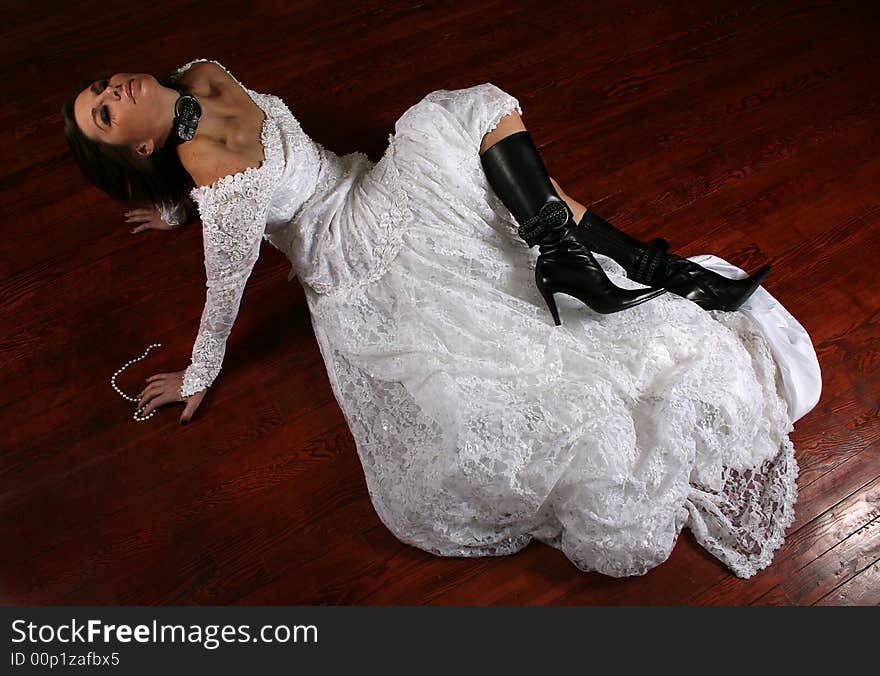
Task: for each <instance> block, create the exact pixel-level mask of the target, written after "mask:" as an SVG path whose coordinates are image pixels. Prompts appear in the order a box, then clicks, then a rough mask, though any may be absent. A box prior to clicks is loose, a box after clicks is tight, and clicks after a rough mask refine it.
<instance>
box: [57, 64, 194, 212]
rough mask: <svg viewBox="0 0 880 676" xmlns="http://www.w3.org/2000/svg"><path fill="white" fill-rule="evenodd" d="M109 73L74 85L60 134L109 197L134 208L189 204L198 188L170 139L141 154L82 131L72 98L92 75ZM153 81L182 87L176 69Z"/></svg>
mask: <svg viewBox="0 0 880 676" xmlns="http://www.w3.org/2000/svg"><path fill="white" fill-rule="evenodd" d="M111 75H112V72H111V71H109V70H105V71H102V72H100V73H98V74H97V75H95V76H94V77H90V78H86V79H84V80H83V81H82V82H80V83H79V84H77V85H75V86H74V89H73V92H72V93H71V95H70V96H69V97H68V98H67V100H65V101H64V104H63V105H62V106H61V117H62V119H63V121H64V135H65V136H66V137H67V143H68V145H69V146H70V150H71V152H72V153H73V159H74V160H75V161H76V163H77V165H79V168H80V170H81V171H82V172H83V174H85V176H86V178H87V179H88V180H89V181H90V182H91V183H92V184H94V185H95V186H96V187H97V188H99V189H100V190H103V191H104V192H105V193H107V194H108V195H109V196H110V197H112V198H114V199H117V200H119V201H121V202H124V203H126V204H129V205H131V206H133V207H136V208H137V207H157V206H159V205H161V204H166V205H174V204H181V203H182V204H185V205H187V206H189V205H191V204H192V201H191V200H190V197H189V192H190V190H192V189H193V188H195V187H196V185H195V182H194V181H193V179H192V177H191V176H190V175H189V173H188V172H187V171H186V169H185V168H184V166H183V164H182V163H181V161H180V158H179V157H178V156H177V152H176V151H175V149H174V145H173V144H166V145H165V146H164V147H162V148H157V149H155V150H154V151H153V152H152V153H151V154H150V156H149V157H141V156H139V155H138V154H137V153H135V152H134V151H132V150H131V149H130V148H128V147H127V146H121V145H116V144H112V143H105V142H103V141H93V140H92V139H90V138H88V137H87V136H86V135H85V134H83V132H82V129H80V128H79V126H78V125H77V123H76V119H75V117H74V114H73V108H74V102H75V101H76V97H77V96H78V95H79V94H80V92H82V91H83V90H84V89H86V88H87V87H89V86H90V85H91V84H92V83H93V82H95V81H96V80H104V79H107V78H109V77H110V76H111ZM156 80H157V81H158V82H159V84H160V85H162V86H163V87H169V88H170V89H174V90H176V91H179V92H182V91H183V86H182V85H180V84H178V83H177V73H176V72H175V73H170V74H169V75H166V76H164V77H157V78H156Z"/></svg>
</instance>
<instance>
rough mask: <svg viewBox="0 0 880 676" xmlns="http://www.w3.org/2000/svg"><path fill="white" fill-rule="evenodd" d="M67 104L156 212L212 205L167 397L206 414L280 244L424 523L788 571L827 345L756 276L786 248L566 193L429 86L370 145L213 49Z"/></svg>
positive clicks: (426, 539) (464, 97)
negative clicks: (325, 123)
mask: <svg viewBox="0 0 880 676" xmlns="http://www.w3.org/2000/svg"><path fill="white" fill-rule="evenodd" d="M187 95H191V96H192V97H193V99H188V98H187ZM184 103H189V104H191V105H192V108H191V109H190V110H189V112H190V113H192V114H191V115H189V116H188V115H187V110H186V109H185V108H182V107H179V106H182V104H184ZM196 104H198V105H196ZM65 110H66V123H67V134H68V138H69V139H71V148H72V150H73V152H74V155H75V157H76V158H77V161H78V162H79V164H80V166H81V167H82V168H83V170H84V171H85V172H86V173H87V175H88V176H89V177H90V178H92V180H93V181H94V182H95V183H96V184H97V185H99V187H102V189H104V190H106V191H107V192H108V193H109V194H111V195H114V196H117V197H119V198H120V199H123V200H125V201H127V202H130V203H132V204H136V205H138V206H140V207H142V208H145V209H146V211H137V212H135V214H136V216H138V217H141V218H147V219H150V218H152V214H154V213H156V212H154V211H153V210H152V209H150V208H149V207H147V205H149V204H153V205H158V207H157V208H158V210H159V213H162V214H165V217H166V220H174V219H173V218H172V216H173V212H174V210H175V209H176V211H177V213H183V212H186V211H189V212H191V213H193V212H194V210H193V209H192V208H191V207H190V206H189V205H188V204H187V201H186V199H187V198H191V199H192V201H193V202H194V204H195V205H196V206H197V209H198V213H199V215H200V217H201V220H202V223H203V231H204V245H205V267H206V271H207V287H208V288H207V297H206V303H205V307H204V310H203V312H202V317H201V324H200V328H199V333H198V336H197V338H196V341H195V346H194V348H193V354H192V361H191V363H190V365H189V366H188V367H187V368H186V369H185V370H183V371H180V372H176V373H167V374H157V375H154V376H151V377H150V378H148V379H147V380H148V383H149V384H148V385H147V386H146V388H145V389H144V390H143V392H142V393H141V395H140V396H141V399H140V401H139V405H140V404H141V403H145V404H146V409H145V413H147V412H149V410H150V409H152V408H155V407H158V406H161V405H163V404H165V403H170V402H176V401H185V402H186V407H185V409H184V412H183V415H182V421H185V420H188V419H189V418H190V417H191V416H192V414H193V412H194V411H195V410H196V408H197V407H198V405H199V403H200V402H201V397H202V396H203V395H204V392H205V390H206V389H207V388H208V387H209V386H210V385H211V384H212V383H213V382H214V380H215V378H216V377H217V374H218V373H219V371H220V368H221V364H222V360H223V356H224V353H225V345H226V339H227V337H228V335H229V333H230V330H231V328H232V324H233V322H234V320H235V317H236V315H237V312H238V307H239V303H240V300H241V296H242V292H243V289H244V287H245V284H246V282H247V279H248V276H249V275H250V272H251V270H252V269H253V266H254V264H255V262H256V260H257V257H258V256H259V251H260V244H261V239H266V240H268V241H269V242H270V243H271V244H272V245H273V246H275V247H277V248H278V249H279V250H281V251H282V252H284V253H285V255H286V256H287V257H288V258H289V260H290V261H291V271H290V275H289V276H288V279H291V278H292V277H293V275H294V274H295V275H297V276H298V278H299V280H300V282H301V284H302V286H303V289H304V292H305V295H306V299H307V302H308V306H309V311H310V313H311V318H312V325H313V327H314V330H315V336H316V339H317V342H318V345H319V347H320V350H321V354H322V356H323V358H324V361H325V364H326V366H327V373H328V376H329V379H330V383H331V386H332V388H333V392H334V394H335V396H336V399H337V401H338V403H339V404H340V408H341V409H342V411H343V413H344V415H345V418H346V421H347V423H348V424H349V427H350V429H351V431H352V434H353V436H354V438H355V441H356V443H357V450H358V454H359V457H360V460H361V463H362V465H363V468H364V472H365V475H366V479H367V485H368V488H369V491H370V496H371V499H372V502H373V505H374V507H375V508H376V511H377V513H378V515H379V517H380V519H381V520H382V521H383V523H384V524H385V525H386V526H387V527H388V528H389V529H390V530H391V531H392V532H393V533H394V534H395V535H396V536H397V537H398V538H399V539H400V540H402V541H403V542H406V543H409V544H411V545H414V546H416V547H419V548H421V549H424V550H426V551H429V552H432V553H435V554H439V555H443V556H486V555H502V554H510V553H513V552H516V551H518V550H520V549H522V548H523V547H525V546H526V545H527V544H528V543H529V542H530V541H531V540H532V539H538V540H541V541H544V542H546V543H548V544H551V545H552V546H555V547H557V548H559V549H561V550H562V551H563V552H564V553H565V554H566V555H567V556H568V557H569V558H570V559H571V560H572V561H573V562H574V564H575V565H576V566H577V567H578V568H580V569H582V570H585V571H587V570H589V571H599V572H602V573H605V574H608V575H614V576H624V575H637V574H642V573H645V572H646V571H647V570H649V569H650V568H652V567H653V566H655V565H657V564H658V563H660V562H662V561H663V560H665V559H666V558H667V557H668V555H669V553H670V552H671V550H672V547H673V545H674V544H675V541H676V539H677V537H678V534H679V532H680V530H681V528H682V527H683V526H685V525H687V526H688V527H689V528H690V529H691V531H692V532H693V533H694V535H695V537H696V538H697V540H698V541H699V542H700V543H701V544H702V545H703V546H704V547H706V548H707V549H708V550H709V551H710V552H712V553H713V554H714V555H715V556H717V557H718V558H719V559H720V560H721V561H723V562H724V563H725V564H727V565H728V566H729V567H730V568H731V570H733V571H734V573H736V574H737V575H740V576H743V577H748V576H750V575H752V574H754V572H755V571H756V570H758V569H760V568H762V567H764V566H766V565H768V564H769V563H770V560H771V558H772V553H773V551H774V550H775V549H776V548H777V547H778V546H779V544H780V543H781V541H782V537H783V534H784V531H785V528H786V527H787V526H788V525H789V524H790V523H791V521H792V518H793V504H794V500H795V496H796V484H795V478H796V472H797V466H796V463H795V460H794V455H793V447H792V445H791V443H790V441H789V439H788V432H790V431H791V429H792V421H793V420H794V419H796V418H797V417H799V415H803V413H805V412H806V410H809V408H812V406H813V405H814V404H815V401H812V402H811V401H810V400H811V398H812V397H813V396H814V395H815V398H816V399H817V398H818V392H817V391H816V388H815V387H812V389H811V387H806V388H805V387H804V382H805V379H808V378H813V381H811V383H810V384H811V386H812V385H814V383H815V379H816V378H818V369H817V364H816V363H815V353H814V352H812V346H811V345H810V344H809V338H808V337H807V336H806V333H805V332H803V328H802V327H800V325H799V324H798V323H797V322H796V321H795V320H794V318H793V317H791V315H789V314H788V313H787V312H785V311H784V309H782V308H781V306H779V304H778V303H775V301H773V300H772V297H770V295H769V294H767V293H766V291H764V290H763V289H759V288H758V284H759V283H760V281H761V279H763V277H764V276H765V275H766V273H767V271H768V270H769V266H765V268H764V269H762V270H760V271H759V272H758V273H757V274H756V275H755V276H753V277H751V278H746V279H744V280H731V279H729V278H726V277H724V276H721V275H718V274H715V273H713V272H711V271H710V270H709V269H708V267H709V266H707V267H702V266H700V265H698V264H696V263H695V262H693V261H688V260H686V259H682V258H679V257H677V256H674V255H672V254H669V253H668V252H667V251H666V248H667V244H666V242H665V240H662V239H657V240H654V242H652V243H650V244H643V243H641V242H638V241H637V240H634V239H632V238H630V237H628V236H627V235H625V234H624V233H622V232H621V231H619V230H617V229H616V228H614V227H613V226H611V225H610V224H609V223H607V221H604V220H602V219H600V218H599V217H598V216H596V215H595V214H593V213H592V212H590V211H588V210H587V209H586V208H585V207H584V206H583V205H581V204H580V203H578V202H576V201H575V200H573V199H572V198H571V197H569V196H568V195H566V194H565V193H564V192H563V191H562V189H561V188H560V186H559V185H558V184H557V183H556V182H555V180H553V179H550V177H549V176H548V175H547V173H546V170H545V169H544V166H543V163H542V162H541V160H540V156H539V155H538V153H537V150H536V149H535V147H534V145H533V143H532V142H531V139H530V137H529V135H528V132H527V131H526V129H525V126H524V124H523V122H522V118H521V113H522V109H521V108H520V106H519V102H518V101H517V100H516V99H515V98H514V97H512V96H510V95H509V94H507V93H506V92H504V91H502V90H500V89H499V88H497V87H495V86H494V85H492V84H491V83H485V84H481V85H477V86H474V87H470V88H466V89H459V90H451V91H450V90H437V91H433V92H431V93H429V94H428V95H426V96H425V97H424V98H423V99H422V100H421V101H419V102H418V103H416V104H415V105H413V106H412V107H411V108H409V109H408V110H407V111H406V112H405V113H404V114H403V115H402V116H401V117H400V118H399V119H398V120H397V122H396V123H395V133H394V134H391V135H389V145H388V148H387V150H386V151H385V153H384V155H383V156H382V158H381V159H380V160H379V161H378V162H377V163H375V164H374V163H372V162H371V161H370V160H369V159H368V158H367V157H366V155H364V154H363V153H351V154H349V155H345V156H342V157H340V156H337V155H336V154H335V153H333V152H331V151H329V150H327V149H326V148H324V147H323V146H322V145H321V144H320V143H317V142H315V141H313V140H312V139H311V138H310V137H309V136H307V135H306V134H305V133H304V132H303V130H302V128H301V127H300V125H299V123H298V122H297V120H296V118H295V117H294V116H293V114H292V113H291V111H290V109H289V108H288V107H287V106H286V105H285V103H284V102H283V101H282V100H281V99H279V98H278V97H275V96H272V95H268V94H260V93H257V92H254V91H252V90H250V89H248V88H246V87H244V86H243V85H242V84H241V83H240V82H239V81H238V80H237V79H236V78H234V77H233V76H232V75H231V74H230V73H229V71H228V70H227V69H226V68H225V67H224V66H222V65H221V64H220V63H218V62H216V61H213V60H209V59H196V60H194V61H191V62H189V63H187V64H186V65H184V66H183V67H181V68H179V69H178V70H177V71H176V72H175V73H173V74H172V75H171V76H169V77H168V78H166V79H164V80H156V79H155V78H153V77H152V76H150V75H146V74H131V73H117V74H115V75H113V76H112V77H109V78H107V79H106V81H98V82H94V83H91V86H90V87H88V88H83V89H82V91H78V93H77V95H76V96H75V97H74V98H72V100H71V101H69V102H68V104H67V106H66V108H65ZM197 113H200V115H197ZM108 144H110V147H109V148H108ZM120 157H121V158H122V159H119V158H120ZM96 158H99V160H100V161H99V160H98V159H96ZM175 158H176V160H177V162H178V164H179V165H180V167H177V168H176V169H175V168H173V165H174V164H175ZM112 162H115V164H111V163H112ZM166 170H167V173H166V174H162V171H166ZM143 214H147V216H146V217H144V216H143ZM535 245H537V251H536V250H535V248H534V247H535ZM590 249H592V250H593V251H595V252H597V253H598V254H599V256H600V260H601V264H600V262H599V260H597V259H596V258H595V257H594V256H593V255H591V253H590ZM717 260H720V259H717ZM708 262H712V261H707V263H708ZM722 263H723V262H722ZM716 267H717V266H716ZM722 267H723V266H722ZM728 267H729V268H732V266H729V264H728ZM733 269H734V270H736V268H733ZM609 275H610V277H612V278H613V282H612V280H611V279H610V278H609ZM643 284H647V285H650V288H646V287H645V286H644V285H643ZM667 290H668V291H669V293H667V292H666V291H667ZM556 292H558V293H559V295H558V296H554V293H556ZM752 294H755V295H754V298H752V297H751V296H752ZM762 294H763V295H762ZM757 298H760V299H761V302H762V303H763V306H759V309H758V310H755V309H753V308H750V303H752V301H753V300H755V299H757ZM747 301H748V302H747ZM557 303H559V307H557V305H556V304H557ZM743 303H745V305H743ZM545 304H546V306H547V307H549V309H550V311H551V314H552V316H553V320H554V324H555V325H556V326H555V327H554V326H553V325H551V324H549V322H548V321H547V316H546V312H547V310H546V307H545ZM737 308H742V309H741V310H740V311H731V310H736V309H737ZM746 310H748V311H746ZM563 315H564V316H565V320H566V321H565V324H564V325H562V323H561V319H560V317H561V316H563ZM780 318H782V329H783V331H780V329H779V324H780ZM774 326H776V328H775V329H774ZM798 332H800V333H798ZM783 335H784V336H785V341H789V340H791V337H792V336H795V337H796V340H791V344H792V345H795V344H796V343H799V347H800V348H801V349H802V353H801V354H802V355H804V354H805V355H806V356H803V357H802V358H800V359H791V358H789V357H788V356H787V355H790V354H792V349H791V345H789V343H788V342H786V343H785V344H783V343H782V340H783V338H782V336H783ZM805 345H806V346H808V347H807V348H806V350H805V352H804V351H803V350H804V348H805ZM792 370H794V371H795V372H796V373H795V375H796V376H797V377H792V375H791V374H792ZM804 409H806V410H804Z"/></svg>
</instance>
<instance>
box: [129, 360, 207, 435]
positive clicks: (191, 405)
mask: <svg viewBox="0 0 880 676" xmlns="http://www.w3.org/2000/svg"><path fill="white" fill-rule="evenodd" d="M183 374H184V371H175V372H173V373H157V374H156V375H153V376H150V377H149V378H147V386H146V387H145V388H144V389H143V390H142V391H141V393H140V394H139V395H138V402H137V405H138V409H140V407H141V406H143V405H144V404H147V406H146V408H145V409H144V410H143V411H142V412H141V416H142V417H143V416H146V415H147V414H148V413H149V412H150V411H152V410H153V409H155V408H158V407H159V406H162V405H164V404H170V403H172V402H176V401H184V402H186V406H185V407H184V409H183V413H182V414H181V416H180V424H181V425H186V423H188V422H189V421H190V418H192V415H193V413H195V410H196V409H197V408H198V407H199V404H201V403H202V399H204V398H205V393H206V392H207V390H201V391H200V392H194V393H193V394H191V395H189V396H188V397H186V398H183V399H181V397H180V386H181V384H182V383H183Z"/></svg>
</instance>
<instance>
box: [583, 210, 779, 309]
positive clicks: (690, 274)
mask: <svg viewBox="0 0 880 676" xmlns="http://www.w3.org/2000/svg"><path fill="white" fill-rule="evenodd" d="M573 232H574V235H575V237H577V239H578V240H579V241H580V242H581V243H582V244H583V245H584V246H588V247H590V248H591V249H593V250H594V251H598V252H599V253H601V254H603V255H605V256H608V257H610V258H613V259H614V260H615V261H616V262H618V263H619V264H620V265H621V267H623V269H624V270H626V273H627V276H628V277H629V278H630V279H632V280H634V281H636V282H638V283H639V284H646V285H650V286H663V287H665V288H666V289H668V290H669V292H670V293H674V294H676V295H677V296H681V297H682V298H686V299H688V300H690V301H693V302H694V303H696V304H697V305H699V306H700V307H701V308H703V309H704V310H723V311H727V312H732V311H734V310H737V309H739V307H740V306H742V304H743V303H745V302H746V301H747V300H748V299H749V297H750V296H751V295H752V294H753V293H754V292H755V291H756V290H757V288H758V287H759V286H760V285H761V282H763V281H764V279H765V278H766V277H767V275H768V274H770V270H771V269H772V267H773V266H771V265H770V264H767V265H764V266H763V267H761V268H760V269H759V270H758V271H757V272H755V273H754V274H752V275H749V276H748V277H745V278H743V279H731V278H729V277H725V276H724V275H719V274H718V273H717V272H714V271H712V270H709V269H707V268H705V267H703V266H702V265H700V264H699V263H695V262H694V261H692V260H690V259H687V258H683V257H681V256H677V255H675V254H671V253H668V249H669V242H667V241H666V240H665V239H663V238H662V237H658V238H657V239H655V240H653V241H651V242H649V243H648V244H644V243H643V242H640V241H639V240H637V239H635V238H634V237H631V236H630V235H627V234H626V233H625V232H623V231H622V230H619V229H618V228H615V227H614V226H613V225H612V224H611V223H609V222H608V221H606V220H605V219H604V218H602V217H600V216H598V215H597V214H595V213H594V212H593V211H591V210H590V209H588V210H587V211H586V213H584V215H583V217H582V218H581V221H580V223H578V225H577V226H576V227H575V228H574V229H573Z"/></svg>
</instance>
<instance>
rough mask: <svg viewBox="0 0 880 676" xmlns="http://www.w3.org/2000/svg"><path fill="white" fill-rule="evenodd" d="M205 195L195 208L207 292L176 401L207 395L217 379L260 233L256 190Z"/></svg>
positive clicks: (261, 213)
mask: <svg viewBox="0 0 880 676" xmlns="http://www.w3.org/2000/svg"><path fill="white" fill-rule="evenodd" d="M243 194H244V192H243V191H242V192H238V191H236V192H232V191H229V192H228V193H223V192H221V193H218V194H211V195H207V196H206V197H205V201H204V202H202V203H201V204H200V207H201V209H200V211H201V216H202V223H203V225H204V228H203V239H204V248H205V272H206V274H207V283H206V286H207V291H206V294H205V307H204V309H203V311H202V317H201V321H200V324H199V333H198V336H197V337H196V340H195V344H194V346H193V351H192V360H191V363H190V365H189V366H188V367H187V368H186V370H185V371H184V375H183V381H182V383H181V388H180V395H181V397H182V398H186V397H188V396H190V395H191V394H193V393H194V392H199V391H201V390H204V389H207V388H208V387H210V386H211V384H212V383H213V382H214V380H215V379H216V377H217V375H218V374H219V373H220V369H221V367H222V364H223V357H224V356H225V353H226V340H227V338H228V337H229V334H230V332H231V331H232V325H233V323H234V322H235V318H236V317H237V315H238V309H239V305H240V303H241V298H242V296H243V294H244V288H245V285H246V284H247V280H248V278H249V277H250V274H251V271H252V270H253V268H254V265H255V264H256V262H257V258H259V256H260V244H261V243H262V238H263V233H264V232H265V229H266V202H265V200H264V199H263V197H262V191H260V190H259V189H257V190H256V191H254V192H253V193H252V194H253V196H252V197H244V196H243Z"/></svg>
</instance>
